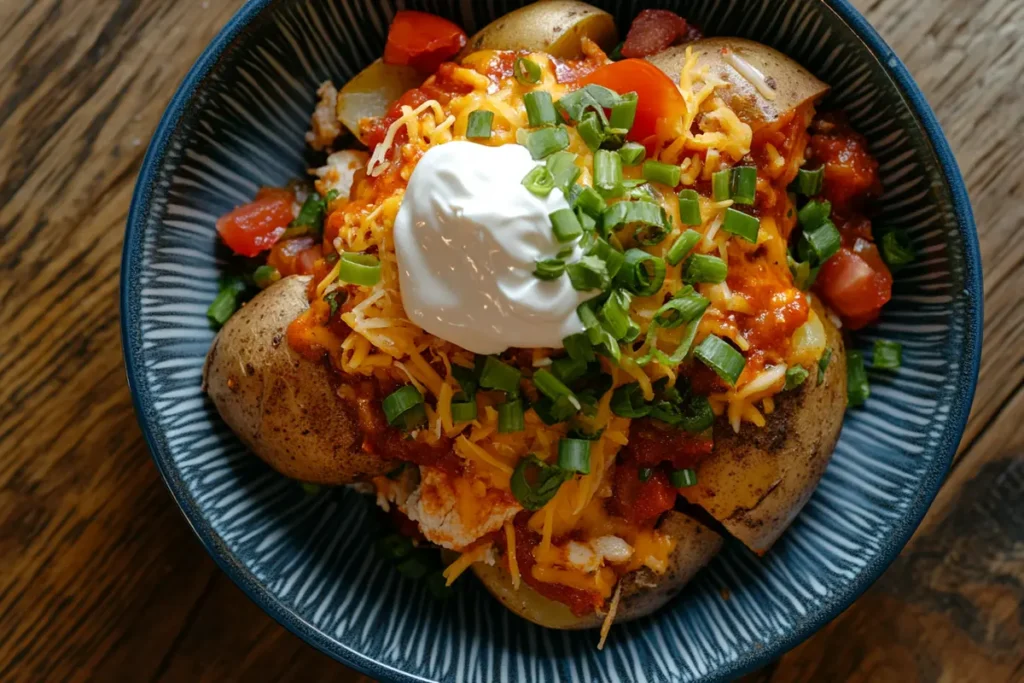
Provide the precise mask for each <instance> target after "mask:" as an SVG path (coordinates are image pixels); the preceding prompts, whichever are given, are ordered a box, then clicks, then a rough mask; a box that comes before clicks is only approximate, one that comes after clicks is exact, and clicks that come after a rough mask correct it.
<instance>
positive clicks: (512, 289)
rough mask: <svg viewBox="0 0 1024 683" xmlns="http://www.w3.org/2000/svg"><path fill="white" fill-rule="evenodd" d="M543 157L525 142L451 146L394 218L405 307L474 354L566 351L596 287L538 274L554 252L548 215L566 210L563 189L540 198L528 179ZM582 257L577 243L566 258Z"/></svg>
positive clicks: (413, 183)
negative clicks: (565, 341)
mask: <svg viewBox="0 0 1024 683" xmlns="http://www.w3.org/2000/svg"><path fill="white" fill-rule="evenodd" d="M537 164H538V162H536V161H534V160H533V159H532V158H531V157H530V153H529V152H528V151H527V150H526V148H525V147H522V146H520V145H511V144H510V145H502V146H500V147H487V146H485V145H480V144H476V143H473V142H461V141H456V142H449V143H447V144H443V145H438V146H436V147H433V148H431V149H430V150H428V151H427V152H426V153H425V154H424V155H423V157H422V158H421V159H420V161H419V164H417V166H416V168H415V170H414V171H413V173H412V176H411V177H410V178H409V185H408V188H407V189H406V191H405V197H404V199H403V200H402V206H401V208H400V209H399V210H398V216H397V217H396V218H395V226H394V236H395V252H396V254H397V256H398V267H399V278H400V284H401V290H402V303H403V305H404V307H405V312H406V314H407V315H408V317H409V319H410V320H411V321H413V322H414V323H416V324H417V325H419V326H420V327H422V328H423V329H424V330H426V331H427V332H429V333H430V334H433V335H435V336H437V337H440V338H441V339H444V340H446V341H449V342H452V343H453V344H456V345H458V346H461V347H462V348H464V349H468V350H469V351H472V352H474V353H481V354H490V353H500V352H502V351H504V350H505V349H507V348H509V347H519V348H561V347H562V339H564V338H565V337H567V336H569V335H570V334H575V333H577V332H582V331H583V324H582V323H581V322H580V319H579V316H578V315H577V314H576V307H577V306H579V304H580V303H582V302H583V301H585V300H587V299H588V298H590V297H592V296H594V295H595V294H596V293H597V292H577V291H576V290H574V289H573V288H572V285H571V283H570V282H569V278H568V277H566V276H563V277H561V278H558V279H557V280H553V281H544V280H540V279H538V278H537V277H535V276H534V275H533V271H534V270H535V268H536V265H535V262H536V261H538V260H542V259H546V258H554V257H555V255H556V254H557V253H558V251H559V250H560V249H561V248H562V246H563V245H560V244H559V243H558V242H557V240H555V236H554V233H553V231H552V229H551V220H550V218H549V217H548V216H549V215H550V214H551V213H553V212H555V211H557V210H558V209H564V208H568V206H569V205H568V203H567V202H566V199H565V197H564V195H563V194H562V192H561V191H560V190H558V189H555V190H552V191H551V193H550V194H549V195H548V196H547V197H538V196H536V195H534V194H533V193H532V192H530V191H529V190H527V189H526V188H525V187H524V186H523V184H522V181H523V177H524V176H525V175H526V174H527V173H528V172H529V171H530V170H531V169H532V168H534V167H535V166H537ZM581 256H582V253H581V250H580V248H579V247H575V249H574V252H573V254H572V255H571V256H569V258H568V259H566V262H571V261H575V260H577V259H579V258H580V257H581Z"/></svg>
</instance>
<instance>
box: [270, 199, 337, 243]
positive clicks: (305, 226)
mask: <svg viewBox="0 0 1024 683" xmlns="http://www.w3.org/2000/svg"><path fill="white" fill-rule="evenodd" d="M334 194H335V196H336V195H337V192H335V193H334ZM328 195H330V193H328ZM327 203H328V202H327V200H325V199H323V198H322V197H321V196H320V195H319V193H317V192H310V193H309V194H308V195H307V196H306V199H305V201H303V202H302V208H300V209H299V215H298V216H296V217H295V220H293V221H292V222H291V223H289V224H288V229H287V230H285V232H284V234H283V235H282V236H281V238H282V239H288V238H291V237H301V236H302V235H313V236H314V237H319V236H320V235H321V234H322V233H323V227H324V216H325V215H326V213H327Z"/></svg>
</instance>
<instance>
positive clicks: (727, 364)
mask: <svg viewBox="0 0 1024 683" xmlns="http://www.w3.org/2000/svg"><path fill="white" fill-rule="evenodd" d="M693 355H694V356H695V357H696V358H697V359H698V360H699V361H700V362H702V363H704V365H706V366H708V367H709V368H711V369H712V370H714V371H715V373H717V374H718V376H719V377H721V378H722V379H723V380H725V382H726V383H727V384H728V385H729V386H731V387H734V386H736V380H737V379H739V377H740V373H742V372H743V368H744V367H745V366H746V364H747V361H746V359H745V358H744V357H743V354H742V353H740V352H739V351H737V350H736V349H734V348H733V347H732V345H730V344H729V343H728V342H727V341H725V340H723V339H722V338H721V337H717V336H715V335H713V334H709V335H708V336H707V337H705V339H704V341H702V342H701V343H700V344H699V345H698V346H697V348H695V349H694V350H693Z"/></svg>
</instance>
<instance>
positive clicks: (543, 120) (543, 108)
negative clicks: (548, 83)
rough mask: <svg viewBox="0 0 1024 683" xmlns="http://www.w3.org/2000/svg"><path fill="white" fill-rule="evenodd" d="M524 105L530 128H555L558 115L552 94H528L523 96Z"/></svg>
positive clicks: (537, 92) (543, 92)
mask: <svg viewBox="0 0 1024 683" xmlns="http://www.w3.org/2000/svg"><path fill="white" fill-rule="evenodd" d="M523 104H525V105H526V121H527V123H528V124H529V126H530V128H541V127H543V126H553V125H555V124H556V123H557V122H558V114H557V113H555V105H554V103H553V102H552V101H551V93H549V92H546V91H544V90H534V91H533V92H528V93H526V94H525V95H523ZM474 113H475V112H474ZM472 118H473V117H472V114H470V119H472ZM488 134H489V133H488Z"/></svg>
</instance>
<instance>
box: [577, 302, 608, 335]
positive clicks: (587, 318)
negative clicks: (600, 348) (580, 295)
mask: <svg viewBox="0 0 1024 683" xmlns="http://www.w3.org/2000/svg"><path fill="white" fill-rule="evenodd" d="M576 315H578V316H579V317H580V322H581V323H583V329H584V330H585V331H586V334H587V339H589V340H590V344H591V346H597V345H598V344H600V343H601V341H602V340H603V339H604V330H603V329H602V328H601V321H599V320H598V319H597V315H596V314H595V313H594V310H593V309H592V308H591V307H590V302H589V301H584V302H583V303H581V304H580V305H579V306H577V307H576Z"/></svg>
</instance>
